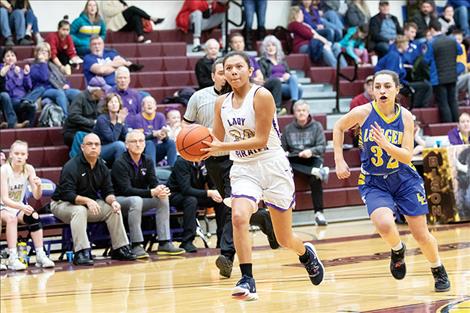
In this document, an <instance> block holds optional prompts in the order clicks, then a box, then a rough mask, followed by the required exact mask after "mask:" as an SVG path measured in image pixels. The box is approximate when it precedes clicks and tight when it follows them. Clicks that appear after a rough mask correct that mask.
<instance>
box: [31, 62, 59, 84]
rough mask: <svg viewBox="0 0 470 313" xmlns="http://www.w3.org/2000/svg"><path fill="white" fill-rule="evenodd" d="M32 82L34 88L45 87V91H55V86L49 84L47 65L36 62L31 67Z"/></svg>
mask: <svg viewBox="0 0 470 313" xmlns="http://www.w3.org/2000/svg"><path fill="white" fill-rule="evenodd" d="M30 76H31V81H32V83H33V88H37V87H44V89H53V88H54V86H52V85H51V83H50V82H49V66H48V64H47V62H46V63H40V62H36V63H33V64H32V65H31V74H30Z"/></svg>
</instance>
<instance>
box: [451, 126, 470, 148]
mask: <svg viewBox="0 0 470 313" xmlns="http://www.w3.org/2000/svg"><path fill="white" fill-rule="evenodd" d="M447 137H449V142H450V144H451V145H463V144H464V143H465V142H464V141H463V140H462V137H461V134H460V132H459V129H458V128H457V127H455V128H452V129H451V130H449V132H448V133H447ZM467 142H470V138H467Z"/></svg>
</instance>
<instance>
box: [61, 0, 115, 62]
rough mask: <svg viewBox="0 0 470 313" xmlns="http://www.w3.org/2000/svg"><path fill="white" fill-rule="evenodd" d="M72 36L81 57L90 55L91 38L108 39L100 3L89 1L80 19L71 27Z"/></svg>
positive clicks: (93, 0)
mask: <svg viewBox="0 0 470 313" xmlns="http://www.w3.org/2000/svg"><path fill="white" fill-rule="evenodd" d="M70 35H71V36H72V39H73V43H74V44H75V48H76V49H77V53H78V55H79V56H84V55H85V54H88V53H90V38H91V36H93V35H98V36H100V37H101V38H103V41H104V40H105V37H106V25H105V23H104V20H103V19H102V18H101V16H100V13H99V10H98V3H97V2H96V1H95V0H88V1H87V2H86V4H85V8H84V9H83V11H82V13H81V14H80V16H79V17H78V18H76V19H75V20H74V21H73V22H72V25H71V27H70Z"/></svg>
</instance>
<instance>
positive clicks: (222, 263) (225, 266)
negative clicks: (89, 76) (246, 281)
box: [215, 255, 233, 278]
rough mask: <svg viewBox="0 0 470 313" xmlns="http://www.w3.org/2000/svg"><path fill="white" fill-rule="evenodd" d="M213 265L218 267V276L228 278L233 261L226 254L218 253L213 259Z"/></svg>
mask: <svg viewBox="0 0 470 313" xmlns="http://www.w3.org/2000/svg"><path fill="white" fill-rule="evenodd" d="M215 265H216V266H217V268H218V269H219V274H220V276H223V277H226V278H230V276H231V275H232V268H233V262H231V261H230V260H229V259H228V258H227V257H226V256H223V255H219V257H218V258H217V260H215Z"/></svg>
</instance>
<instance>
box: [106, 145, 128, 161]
mask: <svg viewBox="0 0 470 313" xmlns="http://www.w3.org/2000/svg"><path fill="white" fill-rule="evenodd" d="M124 152H126V145H125V144H124V142H122V141H120V140H118V141H115V142H113V143H108V144H106V145H102V146H101V158H103V159H104V160H105V161H106V162H108V163H109V164H113V162H114V160H117V159H118V158H119V157H120V156H121V154H123V153H124Z"/></svg>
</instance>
